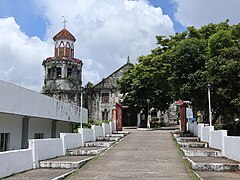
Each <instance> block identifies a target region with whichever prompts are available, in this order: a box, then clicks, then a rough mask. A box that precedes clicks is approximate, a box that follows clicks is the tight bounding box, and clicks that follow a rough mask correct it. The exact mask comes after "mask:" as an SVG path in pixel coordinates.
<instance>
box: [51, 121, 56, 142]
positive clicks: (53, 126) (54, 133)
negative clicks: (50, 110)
mask: <svg viewBox="0 0 240 180" xmlns="http://www.w3.org/2000/svg"><path fill="white" fill-rule="evenodd" d="M56 129H57V121H55V120H53V121H52V132H51V137H52V138H56V132H57V130H56Z"/></svg>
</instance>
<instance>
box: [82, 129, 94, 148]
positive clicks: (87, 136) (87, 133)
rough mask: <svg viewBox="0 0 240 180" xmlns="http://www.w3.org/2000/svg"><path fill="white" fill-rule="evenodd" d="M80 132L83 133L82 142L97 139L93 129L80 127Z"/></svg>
mask: <svg viewBox="0 0 240 180" xmlns="http://www.w3.org/2000/svg"><path fill="white" fill-rule="evenodd" d="M78 133H80V134H81V135H82V142H83V144H84V143H85V142H90V141H96V137H95V136H94V133H93V129H83V128H78Z"/></svg>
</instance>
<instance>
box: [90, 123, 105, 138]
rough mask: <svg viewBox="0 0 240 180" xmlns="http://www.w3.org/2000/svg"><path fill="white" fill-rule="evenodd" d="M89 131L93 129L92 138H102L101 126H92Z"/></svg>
mask: <svg viewBox="0 0 240 180" xmlns="http://www.w3.org/2000/svg"><path fill="white" fill-rule="evenodd" d="M91 129H93V135H94V137H104V133H103V127H102V126H96V125H92V127H91Z"/></svg>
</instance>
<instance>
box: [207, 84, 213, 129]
mask: <svg viewBox="0 0 240 180" xmlns="http://www.w3.org/2000/svg"><path fill="white" fill-rule="evenodd" d="M210 88H211V84H210V83H208V110H209V123H210V126H212V110H211V90H210Z"/></svg>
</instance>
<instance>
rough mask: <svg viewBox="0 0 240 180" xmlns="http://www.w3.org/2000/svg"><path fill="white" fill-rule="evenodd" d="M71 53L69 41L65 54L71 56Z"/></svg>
mask: <svg viewBox="0 0 240 180" xmlns="http://www.w3.org/2000/svg"><path fill="white" fill-rule="evenodd" d="M70 53H71V48H70V44H69V42H67V44H66V54H65V56H67V57H69V56H70Z"/></svg>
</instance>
